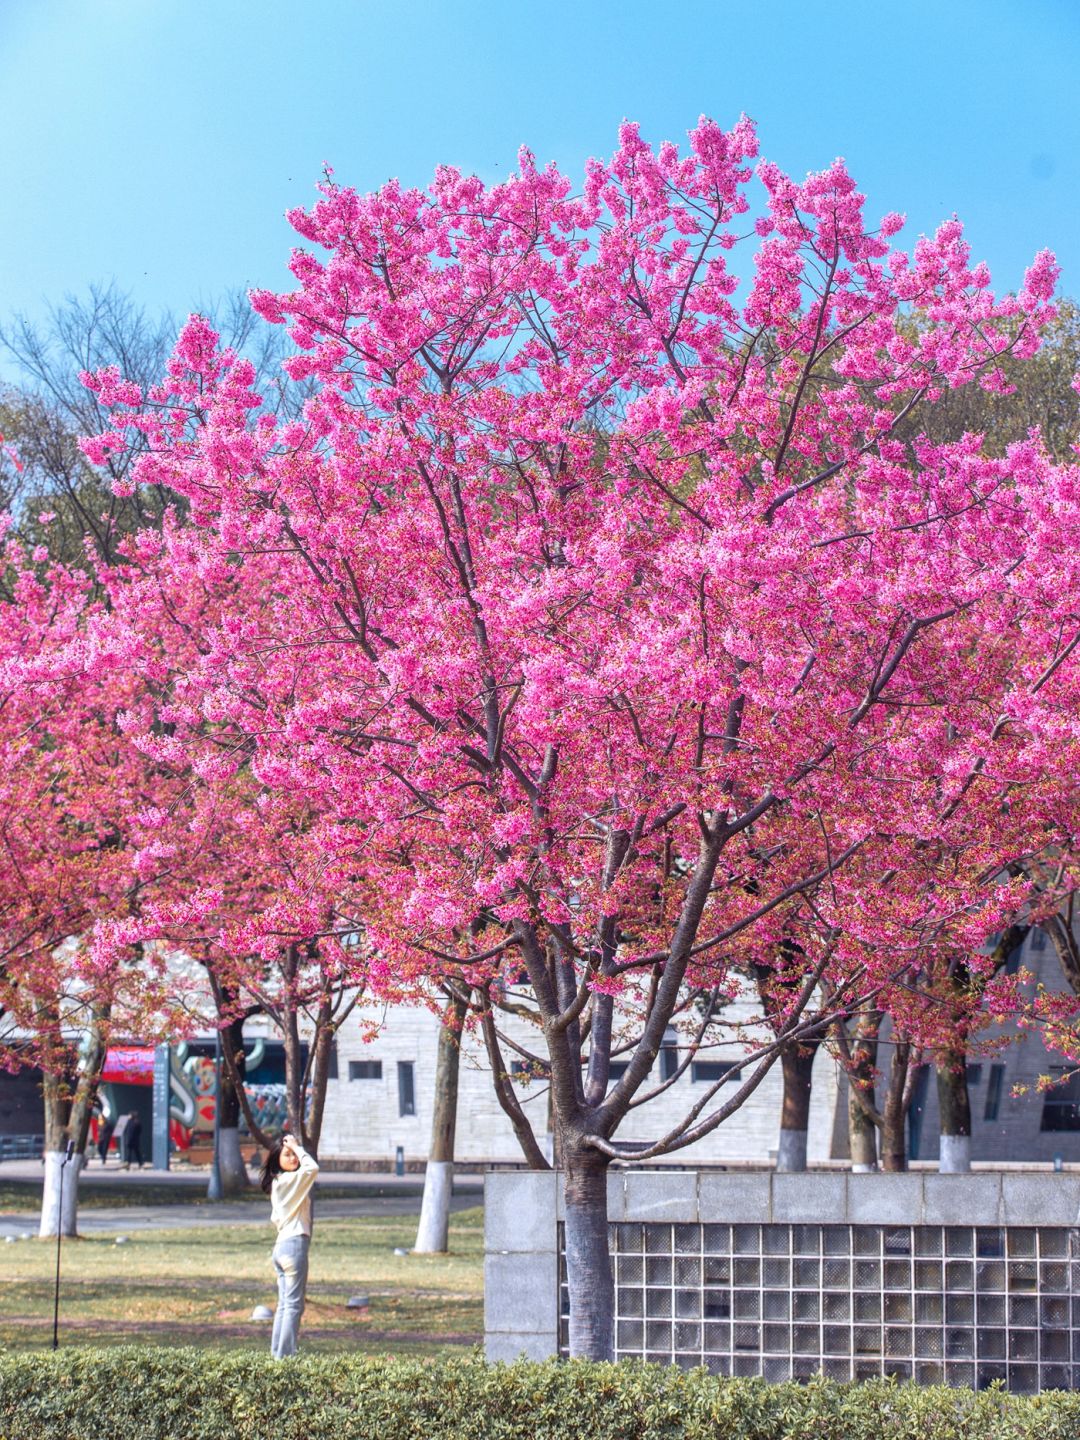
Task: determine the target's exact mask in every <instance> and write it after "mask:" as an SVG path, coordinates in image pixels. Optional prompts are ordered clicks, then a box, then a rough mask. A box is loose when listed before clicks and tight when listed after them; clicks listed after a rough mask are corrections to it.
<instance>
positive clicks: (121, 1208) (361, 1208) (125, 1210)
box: [0, 1193, 481, 1242]
mask: <svg viewBox="0 0 1080 1440" xmlns="http://www.w3.org/2000/svg"><path fill="white" fill-rule="evenodd" d="M480 1199H481V1197H480V1196H479V1195H477V1194H475V1193H472V1194H463V1195H455V1196H454V1198H453V1201H452V1202H451V1204H452V1207H453V1209H454V1210H467V1209H470V1208H471V1207H473V1206H474V1205H478V1204H479V1203H480ZM419 1213H420V1196H419V1195H357V1196H356V1197H355V1199H346V1200H337V1199H335V1200H319V1201H318V1203H317V1205H316V1210H315V1214H316V1218H317V1219H320V1220H354V1219H363V1218H365V1217H373V1216H378V1215H419ZM38 1218H39V1217H38V1216H37V1215H36V1214H33V1213H32V1212H30V1211H26V1212H25V1213H22V1214H16V1213H15V1212H14V1211H10V1210H9V1211H5V1212H3V1213H0V1242H3V1241H4V1240H6V1239H7V1237H8V1236H9V1235H14V1236H15V1237H16V1238H18V1237H20V1236H23V1235H28V1236H32V1235H36V1234H37V1230H38ZM269 1223H270V1205H269V1202H268V1201H267V1200H232V1201H229V1202H227V1203H226V1204H214V1205H211V1204H209V1203H206V1204H202V1205H194V1204H191V1203H190V1202H189V1203H188V1204H186V1205H117V1206H115V1207H114V1206H109V1207H103V1206H95V1207H94V1208H93V1209H89V1208H85V1207H84V1208H83V1209H81V1210H80V1211H79V1233H80V1234H81V1235H134V1234H136V1233H137V1232H139V1231H145V1230H198V1229H201V1228H203V1227H205V1226H207V1225H269Z"/></svg>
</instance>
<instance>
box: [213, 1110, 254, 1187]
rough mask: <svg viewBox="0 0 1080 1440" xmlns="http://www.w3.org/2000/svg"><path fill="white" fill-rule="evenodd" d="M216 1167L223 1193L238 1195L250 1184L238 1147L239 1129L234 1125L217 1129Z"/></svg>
mask: <svg viewBox="0 0 1080 1440" xmlns="http://www.w3.org/2000/svg"><path fill="white" fill-rule="evenodd" d="M218 1168H219V1170H220V1172H221V1189H222V1193H223V1194H225V1195H239V1194H240V1193H241V1192H242V1191H244V1190H246V1189H247V1188H248V1187H249V1185H250V1184H251V1177H250V1176H249V1175H248V1172H247V1166H246V1165H245V1164H244V1156H243V1153H242V1151H241V1149H240V1131H239V1130H238V1129H237V1128H236V1126H235V1125H230V1126H228V1127H227V1128H225V1127H223V1128H222V1129H221V1130H219V1131H218Z"/></svg>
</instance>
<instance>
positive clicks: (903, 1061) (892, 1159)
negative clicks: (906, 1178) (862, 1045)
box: [881, 1041, 911, 1172]
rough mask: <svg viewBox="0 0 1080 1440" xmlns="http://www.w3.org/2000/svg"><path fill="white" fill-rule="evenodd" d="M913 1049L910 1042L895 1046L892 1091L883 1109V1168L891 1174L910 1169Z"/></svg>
mask: <svg viewBox="0 0 1080 1440" xmlns="http://www.w3.org/2000/svg"><path fill="white" fill-rule="evenodd" d="M910 1059H911V1046H910V1045H909V1044H908V1043H907V1041H899V1042H897V1043H896V1044H894V1045H893V1053H892V1062H891V1064H890V1065H889V1088H888V1090H887V1091H886V1094H885V1103H884V1105H883V1106H882V1112H881V1113H882V1117H883V1119H884V1121H885V1124H884V1126H883V1127H882V1132H881V1168H882V1169H883V1170H888V1171H891V1172H896V1171H901V1170H906V1169H907V1168H908V1147H907V1126H906V1122H907V1112H908V1107H907V1104H905V1100H906V1099H907V1098H908V1092H909V1089H910V1087H909V1086H908V1083H907V1080H908V1065H909V1062H910Z"/></svg>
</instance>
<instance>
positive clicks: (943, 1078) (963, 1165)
mask: <svg viewBox="0 0 1080 1440" xmlns="http://www.w3.org/2000/svg"><path fill="white" fill-rule="evenodd" d="M937 1091H938V1110H939V1113H940V1116H941V1141H940V1148H939V1150H938V1169H939V1170H940V1171H941V1173H942V1174H943V1175H963V1174H966V1173H967V1172H968V1171H969V1170H970V1169H971V1097H970V1095H969V1094H968V1083H967V1056H966V1055H965V1053H964V1052H963V1051H962V1050H947V1051H945V1053H944V1054H943V1055H942V1056H941V1061H940V1063H939V1064H938V1066H937Z"/></svg>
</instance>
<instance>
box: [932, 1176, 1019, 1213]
mask: <svg viewBox="0 0 1080 1440" xmlns="http://www.w3.org/2000/svg"><path fill="white" fill-rule="evenodd" d="M923 1200H924V1212H923V1213H924V1215H925V1217H926V1224H927V1225H997V1224H998V1223H999V1221H1000V1219H1001V1176H1000V1175H996V1174H992V1173H991V1174H986V1175H975V1174H972V1175H925V1176H924V1177H923Z"/></svg>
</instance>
